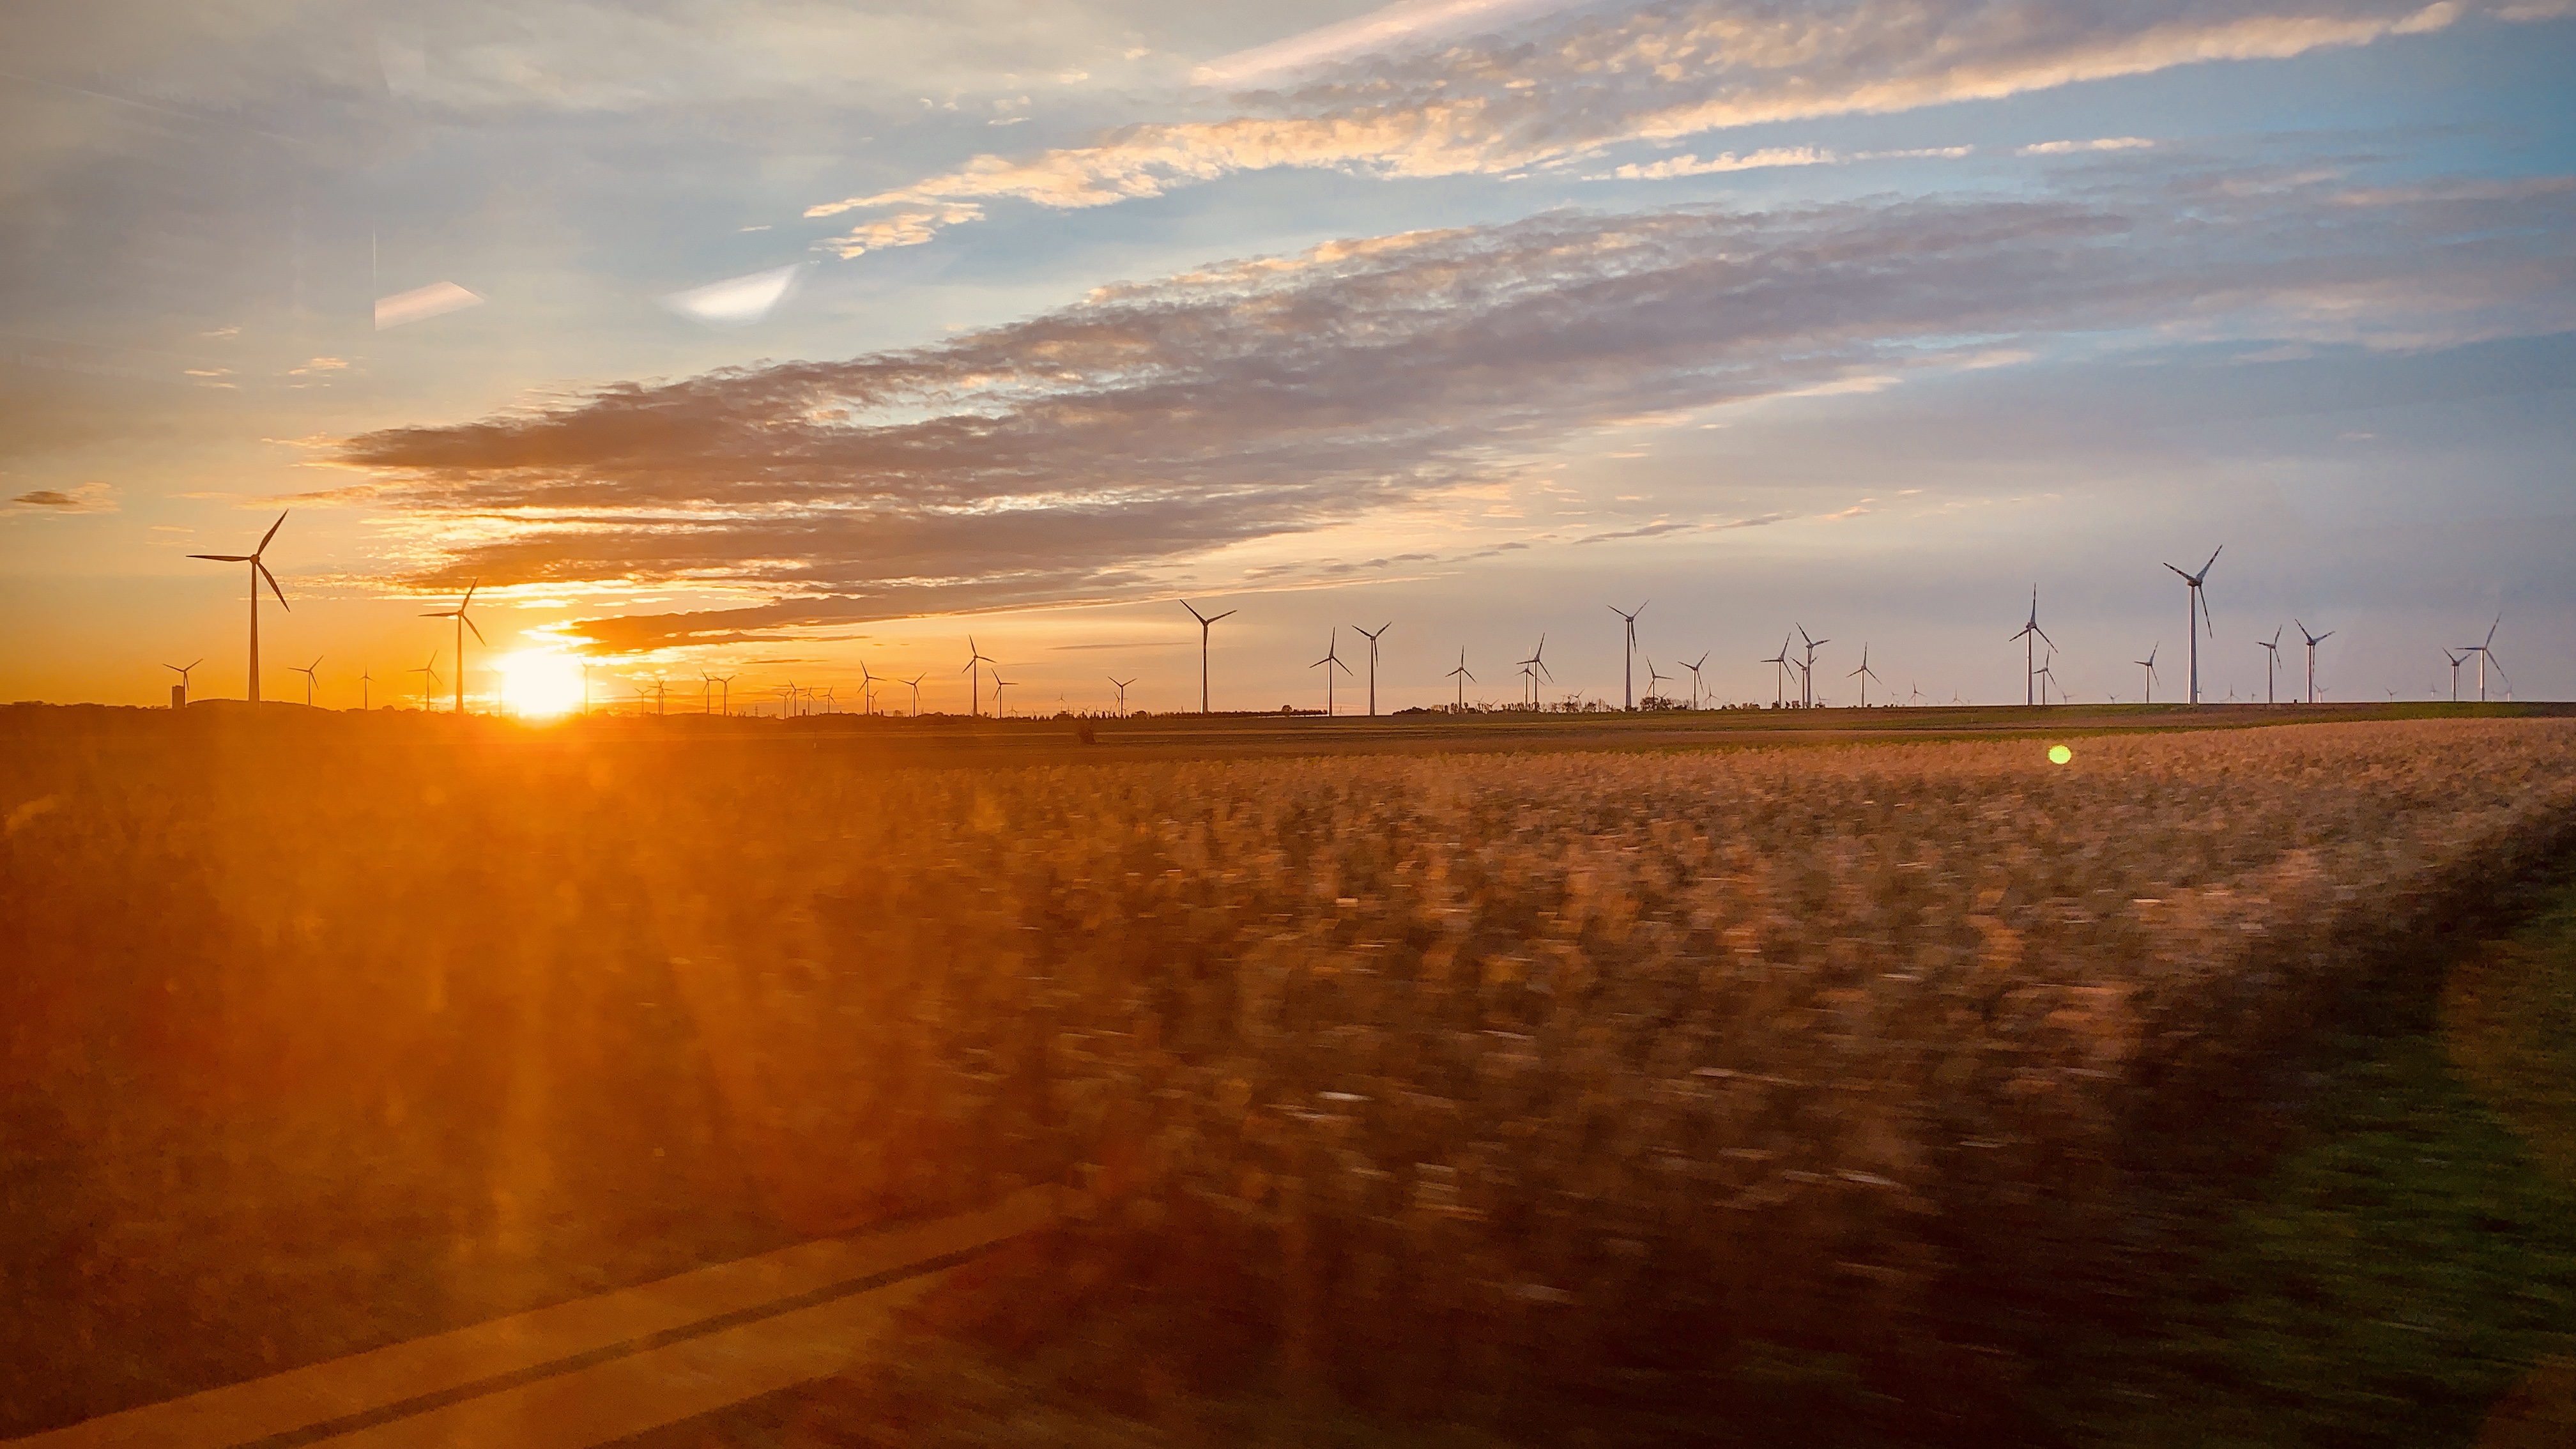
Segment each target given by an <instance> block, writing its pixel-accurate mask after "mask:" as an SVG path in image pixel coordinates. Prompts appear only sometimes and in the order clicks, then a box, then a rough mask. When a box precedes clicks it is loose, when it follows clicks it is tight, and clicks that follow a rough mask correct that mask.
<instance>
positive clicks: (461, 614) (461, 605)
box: [421, 579, 491, 714]
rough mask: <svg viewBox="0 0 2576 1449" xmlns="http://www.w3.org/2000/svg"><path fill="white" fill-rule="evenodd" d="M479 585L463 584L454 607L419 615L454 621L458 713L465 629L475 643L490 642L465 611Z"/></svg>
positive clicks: (461, 704) (460, 709) (462, 685)
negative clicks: (463, 593)
mask: <svg viewBox="0 0 2576 1449" xmlns="http://www.w3.org/2000/svg"><path fill="white" fill-rule="evenodd" d="M481 587H483V581H482V580H481V579H476V580H475V581H473V582H472V583H470V584H467V585H466V586H465V597H464V598H463V599H461V600H459V601H458V602H457V605H456V607H455V608H453V609H436V610H432V611H430V612H428V613H425V614H423V615H421V617H422V618H424V619H454V620H455V621H456V712H457V713H458V714H463V713H465V631H466V630H468V629H472V630H473V631H474V642H475V643H477V644H481V645H485V646H486V647H489V645H490V644H491V641H490V640H488V639H486V638H484V637H483V630H482V628H481V627H480V626H478V625H477V624H476V623H475V622H474V621H473V620H472V619H470V618H468V617H466V613H465V611H466V610H467V609H470V608H472V607H474V591H475V590H476V589H479V588H481Z"/></svg>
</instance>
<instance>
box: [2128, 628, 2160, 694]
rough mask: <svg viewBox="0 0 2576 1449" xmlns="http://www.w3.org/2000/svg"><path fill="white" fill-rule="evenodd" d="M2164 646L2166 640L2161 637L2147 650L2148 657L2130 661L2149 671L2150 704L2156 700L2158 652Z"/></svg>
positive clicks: (2148, 689) (2148, 692)
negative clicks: (2152, 647)
mask: <svg viewBox="0 0 2576 1449" xmlns="http://www.w3.org/2000/svg"><path fill="white" fill-rule="evenodd" d="M2164 647H2165V641H2163V640H2162V639H2159V640H2157V641H2156V647H2155V648H2154V649H2150V650H2148V651H2147V657H2146V658H2144V659H2132V660H2130V661H2129V662H2130V663H2131V664H2135V665H2139V666H2141V667H2142V668H2144V669H2145V670H2146V671H2147V695H2146V701H2147V703H2149V704H2153V703H2155V702H2156V653H2157V651H2158V650H2161V649H2163V648H2164Z"/></svg>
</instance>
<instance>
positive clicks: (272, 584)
mask: <svg viewBox="0 0 2576 1449" xmlns="http://www.w3.org/2000/svg"><path fill="white" fill-rule="evenodd" d="M285 523H286V515H285V514H283V513H281V514H279V515H277V522H275V523H272V524H270V525H269V526H268V532H266V533H263V534H261V535H260V536H259V547H257V548H255V549H252V550H251V551H250V552H248V553H192V554H190V555H188V557H190V558H202V559H208V560H211V561H213V562H215V563H246V564H249V565H250V702H251V703H253V704H257V703H259V581H260V580H262V579H266V580H268V591H269V592H270V593H272V594H275V595H277V607H279V608H281V609H285V610H286V612H288V613H290V614H292V613H294V612H295V610H294V609H292V608H290V607H288V605H287V602H286V590H284V589H281V588H279V587H278V586H277V575H275V574H273V573H270V572H269V571H268V565H267V564H264V563H262V562H260V556H261V555H262V554H265V553H267V552H268V541H269V540H270V539H272V538H275V537H277V530H278V529H279V528H281V527H283V526H284V525H285ZM203 662H204V661H202V660H200V661H199V663H203ZM190 667H191V668H194V667H195V666H193V665H192V666H190Z"/></svg>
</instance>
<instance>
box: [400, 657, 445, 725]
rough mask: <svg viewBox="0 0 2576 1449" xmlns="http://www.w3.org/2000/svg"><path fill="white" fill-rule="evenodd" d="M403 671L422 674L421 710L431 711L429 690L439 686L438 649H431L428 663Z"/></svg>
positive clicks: (424, 711) (424, 712)
mask: <svg viewBox="0 0 2576 1449" xmlns="http://www.w3.org/2000/svg"><path fill="white" fill-rule="evenodd" d="M403 673H405V674H417V675H419V676H420V712H421V713H422V714H427V713H429V692H430V691H431V690H433V689H436V688H438V651H437V650H435V649H432V650H431V651H429V662H428V663H427V664H424V665H422V666H420V667H419V668H417V669H406V670H404V671H403Z"/></svg>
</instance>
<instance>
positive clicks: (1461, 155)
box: [806, 0, 2576, 255]
mask: <svg viewBox="0 0 2576 1449" xmlns="http://www.w3.org/2000/svg"><path fill="white" fill-rule="evenodd" d="M1443 8H1448V7H1440V6H1436V5H1435V6H1422V7H1397V9H1399V10H1402V11H1405V12H1406V13H1407V14H1410V13H1411V12H1412V11H1413V10H1416V9H1420V10H1423V11H1424V12H1425V13H1426V14H1427V13H1429V12H1431V11H1437V10H1441V9H1443ZM1454 8H1458V9H1461V10H1462V11H1463V12H1465V13H1467V14H1469V15H1481V14H1486V13H1488V12H1490V14H1491V15H1492V17H1493V18H1494V19H1496V20H1508V19H1514V18H1518V17H1519V16H1520V15H1522V14H1525V13H1527V10H1526V9H1524V8H1523V7H1516V6H1494V7H1486V6H1479V5H1474V4H1465V5H1462V6H1459V7H1454ZM1537 8H1550V7H1537ZM2570 13H2576V0H2438V3H2434V4H2424V3H2421V0H2255V3H2253V4H2251V5H2248V4H2244V3H2220V0H2197V3H2195V0H2182V3H2177V4H2167V5H2128V4H2113V5H2104V4H2099V3H2087V0H1844V3H1840V4H1828V5H1813V4H1806V3H1794V0H1699V3H1688V0H1682V3H1667V4H1657V5H1647V6H1643V7H1640V8H1637V9H1635V10H1633V11H1626V12H1618V13H1595V12H1590V11H1586V12H1583V13H1578V14H1574V15H1570V16H1569V15H1557V16H1552V17H1550V18H1547V19H1545V20H1541V21H1537V22H1534V23H1532V24H1529V25H1525V26H1521V27H1519V28H1517V29H1513V30H1509V31H1507V32H1505V33H1503V34H1500V35H1492V36H1487V37H1484V38H1482V39H1480V40H1474V41H1468V42H1464V43H1461V44H1457V45H1452V46H1448V47H1446V48H1443V49H1440V50H1439V51H1438V52H1437V53H1434V54H1428V55H1405V54H1398V55H1394V56H1380V55H1365V56H1362V57H1361V58H1359V59H1356V60H1353V61H1351V62H1350V63H1349V64H1347V65H1344V66H1341V67H1339V68H1336V69H1332V70H1329V71H1327V72H1326V73H1324V74H1323V75H1322V76H1321V77H1320V78H1318V79H1316V80H1315V81H1313V82H1312V83H1310V84H1305V85H1301V86H1298V87H1296V88H1294V89H1289V90H1280V91H1266V92H1258V93H1253V94H1248V95H1245V96H1242V97H1240V98H1239V100H1240V106H1239V108H1238V113H1237V114H1234V115H1231V116H1226V117H1223V118H1220V119H1210V120H1191V121H1175V122H1157V123H1149V124H1143V125H1136V126H1130V127H1127V128H1124V129H1121V130H1116V131H1112V132H1110V133H1108V134H1107V135H1105V136H1103V137H1102V138H1100V139H1099V140H1097V141H1095V142H1093V143H1091V144H1088V145H1083V146H1073V147H1063V148H1058V149H1053V150H1047V151H1042V152H1039V153H1036V154H1034V155H1023V156H1016V157H1015V156H1005V155H1001V154H998V153H996V154H986V155H982V156H977V157H975V158H974V159H972V160H970V161H968V162H967V163H965V164H964V165H963V166H960V167H957V168H955V169H953V170H950V171H946V172H942V173H938V174H934V175H930V176H925V177H923V178H921V179H920V180H918V181H915V182H913V183H911V184H910V185H907V186H901V187H896V188H893V189H890V190H883V191H876V192H870V193H866V194H861V195H856V196H850V197H846V198H843V199H840V200H835V201H827V202H823V203H820V204H817V205H815V206H812V207H810V208H808V209H807V211H806V215H807V216H808V217H814V218H821V217H830V216H837V215H840V214H843V213H845V212H851V211H881V212H889V213H891V215H890V216H888V217H885V218H880V219H878V220H874V221H869V222H862V223H861V224H860V225H859V226H858V227H857V228H855V229H854V230H853V231H852V232H851V233H849V234H848V236H846V237H844V238H841V239H838V240H836V241H835V242H833V243H830V244H831V245H834V246H837V247H838V248H839V249H840V250H841V251H842V252H843V253H844V254H845V255H856V254H857V253H859V252H863V251H866V250H870V249H873V248H875V247H878V246H883V245H887V244H889V243H887V242H886V241H883V240H878V239H873V238H872V237H871V236H870V234H869V232H870V228H872V227H882V226H886V225H889V224H891V225H892V226H893V227H894V234H895V235H897V236H900V237H901V238H902V239H903V240H902V242H899V243H895V244H909V243H912V242H917V241H919V240H924V239H926V237H927V235H928V234H929V233H934V232H935V231H937V230H938V229H940V228H944V227H947V226H951V225H956V224H958V222H960V221H971V220H975V219H977V217H976V216H970V215H968V214H967V213H966V211H965V210H964V209H963V208H974V207H980V206H981V205H982V204H984V203H988V202H994V201H1003V200H1016V201H1024V202H1030V203H1034V204H1036V205H1039V206H1046V207H1056V208H1078V207H1096V206H1107V205H1111V204H1114V203H1116V202H1119V201H1124V200H1129V199H1132V198H1138V197H1149V196H1159V195H1162V194H1164V193H1165V192H1168V191H1171V190H1173V189H1175V188H1178V187H1183V186H1190V185H1195V184H1198V183H1201V182H1205V181H1210V180H1214V179H1215V178H1217V177H1220V176H1225V175H1229V174H1232V173H1236V172H1242V171H1255V170H1265V169H1272V168H1279V167H1339V168H1348V169H1353V170H1359V171H1365V172H1371V173H1374V174H1378V175H1383V176H1450V175H1464V174H1503V173H1509V172H1516V171H1520V170H1524V169H1526V168H1529V167H1533V166H1544V165H1555V164H1564V163H1568V162H1572V161H1578V160H1581V159H1584V158H1587V157H1590V156H1593V155H1597V154H1598V153H1600V152H1602V151H1603V150H1605V149H1608V148H1611V147H1614V146H1617V145H1621V144H1625V143H1633V142H1654V143H1665V144H1669V143H1673V142H1678V141H1681V140H1684V139H1687V138H1689V137H1692V136H1697V135H1703V134H1707V133H1711V132H1719V131H1724V130H1727V129H1730V128H1735V127H1742V126H1751V125H1758V124H1765V123H1775V122H1782V121H1794V120H1804V119H1814V118H1819V117H1827V116H1840V115H1853V114H1885V113H1891V112H1900V111H1907V110H1913V109H1917V108H1921V107H1925V106H1934V105H1943V104H1948V103H1952V102H1957V101H1966V100H1993V99H1999V98H2002V97H2006V96H2012V95H2018V94H2023V93H2026V92H2030V91H2036V90H2047V89H2052V88H2056V87H2061V86H2066V85H2072V84H2077V83H2080V82H2084V81H2091V80H2107V79H2112V78H2115V77H2121V76H2133V75H2142V74H2147V73H2150V72H2155V71H2160V70H2168V69H2172V68H2174V67H2177V66H2186V65H2198V64H2207V63H2212V62H2221V61H2244V60H2266V59H2286V58H2289V57H2293V56H2299V55H2304V54H2307V53H2310V52H2313V51H2318V50H2326V49H2335V48H2348V47H2352V46H2361V45H2369V44H2372V43H2374V42H2377V41H2381V40H2384V39H2387V38H2389V37H2392V36H2401V35H2410V34H2423V33H2429V32H2433V31H2439V30H2444V29H2447V28H2449V27H2451V26H2453V25H2454V24H2457V23H2459V22H2461V21H2463V20H2465V19H2470V18H2479V19H2484V20H2490V21H2497V22H2506V23H2513V22H2527V21H2535V20H2542V19H2550V18H2555V17H2558V16H2563V15H2566V14H2570ZM1388 14H1389V12H1381V16H1386V15H1388ZM1378 18H1379V17H1363V18H1362V19H1363V20H1364V21H1367V20H1376V19H1378ZM1394 18H1397V19H1401V18H1403V17H1401V16H1397V17H1394ZM1359 24H1360V22H1351V23H1350V25H1359ZM1348 28H1349V26H1341V27H1327V28H1326V30H1324V31H1318V32H1314V33H1313V36H1312V37H1292V38H1291V39H1289V40H1286V41H1282V42H1279V44H1278V45H1277V46H1274V47H1266V48H1265V49H1264V51H1263V52H1259V53H1256V54H1267V53H1270V52H1274V51H1275V52H1277V53H1278V54H1279V55H1282V56H1286V55H1302V54H1304V53H1305V52H1306V51H1308V50H1312V51H1315V52H1317V53H1318V54H1319V55H1332V54H1338V53H1340V52H1341V51H1342V50H1347V49H1351V48H1353V47H1350V46H1345V45H1343V44H1342V40H1337V39H1335V38H1334V37H1337V36H1340V35H1341V32H1342V31H1343V30H1345V29H1348ZM1363 28H1364V27H1363ZM1309 39H1312V41H1313V43H1312V44H1306V43H1305V42H1306V41H1308V40H1309ZM1343 39H1348V37H1343ZM1328 42H1329V43H1328ZM1358 48H1361V49H1365V48H1366V47H1358ZM1246 64H1247V65H1249V64H1250V62H1246ZM1275 68H1276V67H1271V66H1267V65H1262V66H1253V67H1252V69H1250V70H1247V71H1245V72H1244V73H1245V74H1262V75H1266V74H1268V73H1269V72H1270V70H1272V69H1275ZM2061 144H2064V145H2066V146H2067V147H2068V148H2069V149H2073V148H2074V146H2075V145H2076V144H2077V143H2061ZM1766 164H1791V163H1784V162H1772V163H1766ZM1702 169H1705V170H1720V169H1729V168H1726V167H1724V166H1720V165H1717V164H1714V163H1710V164H1707V165H1705V166H1703V168H1702ZM1670 174H1689V173H1678V172H1677V173H1670ZM952 214H953V217H954V219H950V218H951V216H952Z"/></svg>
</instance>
